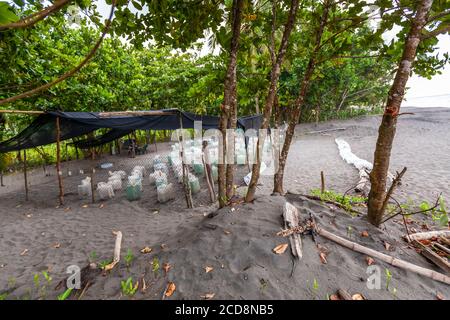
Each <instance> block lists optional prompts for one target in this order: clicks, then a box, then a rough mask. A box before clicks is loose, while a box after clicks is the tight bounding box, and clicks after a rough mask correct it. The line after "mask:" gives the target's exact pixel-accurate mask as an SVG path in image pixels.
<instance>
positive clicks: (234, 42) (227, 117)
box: [218, 0, 244, 207]
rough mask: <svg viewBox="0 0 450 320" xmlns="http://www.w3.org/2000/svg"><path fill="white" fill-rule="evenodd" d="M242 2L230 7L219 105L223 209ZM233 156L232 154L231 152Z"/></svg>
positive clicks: (230, 167) (230, 181)
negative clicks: (227, 42) (225, 64)
mask: <svg viewBox="0 0 450 320" xmlns="http://www.w3.org/2000/svg"><path fill="white" fill-rule="evenodd" d="M243 3H244V1H243V0H233V5H232V7H231V12H230V13H231V14H230V16H231V19H230V22H231V29H232V35H231V43H230V53H229V54H230V57H229V62H228V67H227V73H226V75H225V83H224V95H223V103H222V105H221V112H220V119H219V130H220V131H221V132H222V161H221V163H219V164H218V174H219V181H218V185H219V206H220V207H224V206H225V205H226V204H227V202H228V199H230V198H231V197H232V196H233V190H234V164H225V159H226V157H227V155H228V153H227V150H228V149H230V150H234V136H232V137H230V138H231V139H227V128H230V129H236V121H237V91H236V84H237V78H236V68H237V58H238V48H239V37H240V34H241V19H242V6H243ZM232 153H233V154H234V152H232Z"/></svg>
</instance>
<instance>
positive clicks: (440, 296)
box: [436, 292, 445, 300]
mask: <svg viewBox="0 0 450 320" xmlns="http://www.w3.org/2000/svg"><path fill="white" fill-rule="evenodd" d="M436 299H438V300H445V298H444V296H443V295H442V294H441V293H440V292H438V293H436Z"/></svg>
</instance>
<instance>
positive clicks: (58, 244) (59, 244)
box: [53, 242, 61, 249]
mask: <svg viewBox="0 0 450 320" xmlns="http://www.w3.org/2000/svg"><path fill="white" fill-rule="evenodd" d="M53 248H55V249H58V248H61V243H59V242H58V243H55V244H54V245H53Z"/></svg>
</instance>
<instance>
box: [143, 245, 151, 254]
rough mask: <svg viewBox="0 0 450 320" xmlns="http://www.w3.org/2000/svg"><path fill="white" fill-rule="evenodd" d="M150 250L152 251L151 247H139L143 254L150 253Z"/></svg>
mask: <svg viewBox="0 0 450 320" xmlns="http://www.w3.org/2000/svg"><path fill="white" fill-rule="evenodd" d="M150 252H152V248H149V247H145V248H143V249H141V253H143V254H146V253H150Z"/></svg>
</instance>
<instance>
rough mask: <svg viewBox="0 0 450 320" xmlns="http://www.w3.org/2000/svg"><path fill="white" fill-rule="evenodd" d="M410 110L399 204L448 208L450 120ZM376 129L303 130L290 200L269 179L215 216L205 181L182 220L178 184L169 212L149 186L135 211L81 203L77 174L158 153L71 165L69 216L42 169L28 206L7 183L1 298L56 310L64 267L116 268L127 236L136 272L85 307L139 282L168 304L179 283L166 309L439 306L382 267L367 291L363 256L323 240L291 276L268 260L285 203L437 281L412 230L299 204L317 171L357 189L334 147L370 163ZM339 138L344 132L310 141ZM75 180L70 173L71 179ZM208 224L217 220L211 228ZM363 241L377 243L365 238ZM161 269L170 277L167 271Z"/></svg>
mask: <svg viewBox="0 0 450 320" xmlns="http://www.w3.org/2000/svg"><path fill="white" fill-rule="evenodd" d="M403 110H404V112H408V113H414V114H408V115H402V116H401V117H400V119H399V123H398V128H397V136H396V138H395V143H394V148H393V151H392V158H391V166H390V170H391V172H395V171H400V170H401V169H402V168H403V167H407V168H408V171H407V173H406V175H405V177H404V178H403V184H402V185H401V186H400V187H399V189H398V190H397V192H396V196H397V197H398V199H399V200H401V201H402V202H409V203H411V204H412V205H419V204H420V202H421V201H424V200H426V201H428V202H430V203H432V202H434V201H435V200H436V197H437V196H438V195H439V194H440V193H442V195H443V197H444V199H446V201H447V203H449V201H450V130H449V128H450V127H449V123H450V109H445V108H420V109H419V108H417V109H416V108H405V109H403ZM379 123H380V117H379V116H365V117H361V118H357V119H352V120H345V121H344V120H343V121H329V122H323V123H319V124H317V125H316V124H301V125H299V126H298V128H297V132H296V137H295V142H294V143H293V144H292V147H291V151H290V154H289V158H288V164H287V167H286V174H285V189H286V190H285V191H288V195H286V197H281V196H270V194H271V191H272V178H271V177H262V179H261V182H262V185H261V186H260V187H259V188H258V192H257V196H258V198H257V200H256V201H255V203H253V204H239V205H236V206H234V207H233V208H225V209H222V210H219V211H217V207H216V206H210V205H209V197H208V192H207V189H206V184H205V182H204V180H201V185H202V190H201V192H200V193H199V194H196V195H195V196H194V205H195V206H196V208H195V209H193V210H188V209H185V207H186V204H185V199H184V194H183V192H182V188H181V185H179V184H177V183H176V182H175V181H172V182H174V184H175V185H176V188H177V189H176V190H177V197H176V199H175V200H173V201H170V202H168V203H166V204H159V203H158V202H157V200H156V190H155V187H154V186H150V185H149V183H148V181H147V179H146V180H145V184H144V194H143V197H142V199H141V200H139V201H136V202H129V201H128V200H126V198H125V195H123V194H119V195H118V196H116V197H115V198H114V199H113V200H109V201H96V203H94V204H92V203H90V201H89V199H80V198H79V196H78V194H77V185H78V184H79V182H80V180H81V179H82V178H83V177H84V175H82V174H80V169H83V170H84V172H88V170H89V169H90V168H92V167H97V166H98V165H99V164H100V163H103V162H112V163H113V164H114V170H125V171H127V172H128V171H129V170H131V169H132V167H133V166H134V165H136V164H146V163H150V160H151V159H152V158H153V156H154V155H155V153H149V154H147V155H144V156H138V157H137V158H135V159H129V158H127V157H125V156H108V157H105V158H102V159H100V160H98V161H95V162H92V161H87V160H86V161H84V160H83V161H71V162H67V163H64V164H63V170H62V171H63V175H64V186H65V192H66V196H65V205H64V206H62V207H58V206H57V194H58V191H57V189H58V187H57V182H56V175H55V172H54V168H51V167H49V168H48V169H49V171H50V172H51V175H50V176H44V174H43V172H42V169H35V170H32V171H31V172H30V175H29V182H30V200H29V201H28V202H26V201H25V194H24V190H23V189H24V188H23V175H22V173H15V174H11V175H9V176H6V177H5V179H4V182H5V185H6V187H2V188H0V218H1V221H2V223H1V224H0V294H1V293H5V294H7V297H8V299H55V298H56V297H57V295H59V294H61V292H62V291H63V290H61V289H60V290H55V289H54V288H55V287H56V285H57V284H58V282H59V281H61V280H63V279H64V278H65V277H66V274H65V271H66V268H67V267H68V266H70V265H78V266H80V267H81V268H82V267H84V266H86V265H88V264H89V263H91V262H94V263H97V264H99V263H101V262H102V261H105V260H108V259H109V260H110V259H111V258H112V254H113V249H114V239H115V238H114V235H113V234H112V231H113V230H120V231H121V232H122V233H123V243H122V258H123V257H124V256H125V255H126V253H127V251H128V250H131V252H132V253H133V256H134V259H133V261H132V262H131V263H130V265H129V266H127V265H126V263H125V262H124V261H123V259H122V261H121V262H120V263H119V265H118V266H116V268H114V269H113V270H112V271H111V272H110V273H109V274H107V275H100V276H98V277H97V278H96V280H95V282H93V283H92V284H91V285H90V286H89V288H88V289H87V290H86V291H85V292H84V293H83V299H129V298H130V297H126V296H123V294H122V292H121V281H122V280H126V279H127V278H128V277H132V278H133V280H134V282H136V281H139V290H138V292H137V294H136V295H134V296H133V297H132V298H133V299H161V298H162V296H163V293H164V291H165V289H166V287H167V284H168V282H173V283H175V284H176V290H175V292H174V294H173V295H172V296H171V297H170V298H167V299H201V298H205V296H208V297H210V298H211V297H212V298H213V299H326V298H327V295H331V294H333V293H335V292H336V290H338V289H340V288H343V289H345V290H348V291H349V292H350V293H352V294H354V293H360V294H362V295H363V296H364V297H365V298H366V299H436V296H437V294H440V295H443V296H444V297H446V298H447V299H448V298H450V294H449V292H450V291H449V286H446V285H445V284H442V283H439V282H436V281H433V280H431V279H428V278H425V277H422V276H419V275H417V274H414V273H411V272H407V271H404V270H402V269H398V268H395V267H393V266H390V265H387V264H385V263H383V262H379V261H375V264H376V265H379V266H380V268H381V270H382V271H383V272H382V275H383V280H382V286H381V287H382V288H381V289H380V290H369V289H368V288H367V286H366V278H367V274H366V268H367V263H366V260H365V258H366V257H365V256H364V255H363V254H359V253H355V252H353V251H350V250H348V249H345V248H343V247H340V246H338V245H336V244H334V243H332V242H330V241H327V240H325V239H322V238H320V237H318V238H317V239H316V241H317V242H318V243H319V244H320V245H322V246H324V247H326V249H327V251H328V258H327V264H324V263H323V262H321V260H320V258H319V254H318V250H317V243H315V241H314V240H313V239H312V237H311V236H304V237H303V241H304V257H303V259H302V260H301V261H299V262H298V263H297V265H296V267H295V270H294V272H293V274H292V276H290V274H291V272H292V259H291V257H290V255H289V254H288V252H286V253H285V254H282V255H277V254H274V253H273V252H272V249H273V248H274V247H275V246H276V245H279V244H282V243H285V242H288V241H287V239H286V238H282V237H279V236H276V233H277V232H278V231H280V230H281V228H282V226H283V224H282V218H281V213H282V207H283V204H284V202H285V201H286V200H288V201H289V202H291V203H293V204H294V205H295V206H296V207H297V208H298V209H299V210H300V212H301V214H302V215H304V216H305V217H307V215H308V213H309V212H313V213H314V214H315V215H316V216H317V217H318V221H319V223H320V224H321V225H322V226H323V227H324V228H326V229H327V230H330V231H332V232H334V233H336V234H338V235H340V236H342V237H347V238H350V239H352V240H353V241H356V242H358V243H361V244H363V245H366V246H368V247H371V248H373V249H376V250H378V251H380V252H384V253H386V254H390V255H393V256H396V257H399V258H401V259H404V260H407V261H409V262H411V263H415V264H417V265H420V266H423V267H426V268H430V269H434V270H436V271H439V269H437V267H435V266H434V265H433V264H431V263H429V262H428V261H427V260H425V259H424V258H423V257H422V256H421V255H419V254H417V253H416V252H415V251H414V250H413V249H411V248H410V247H408V246H407V244H406V243H405V242H404V241H403V240H401V236H402V235H403V234H404V233H405V230H404V227H403V225H402V224H401V222H399V221H397V220H396V219H394V220H392V221H390V222H389V223H386V224H385V225H384V226H383V227H382V228H381V229H377V228H374V227H373V226H371V225H370V224H368V222H367V221H366V220H365V218H364V217H351V216H349V215H348V214H346V213H344V212H343V211H342V210H338V209H336V208H334V207H332V206H329V205H325V204H322V203H320V202H317V201H311V200H307V199H305V198H303V197H301V196H299V195H296V194H307V193H310V191H311V189H315V188H319V187H320V172H321V171H324V173H325V177H326V187H327V188H328V189H330V190H335V191H337V192H341V193H343V192H345V191H346V190H348V189H349V188H351V187H352V186H353V185H355V184H356V182H357V181H358V172H357V171H356V169H355V168H354V167H352V166H350V165H349V164H347V163H345V162H344V161H343V160H342V159H341V158H340V156H339V153H338V149H337V146H336V143H335V141H334V140H335V138H337V137H340V138H343V139H345V140H346V141H347V142H348V143H349V144H350V145H351V147H352V149H353V152H354V153H355V154H356V155H357V156H359V157H361V158H363V159H366V160H369V161H372V159H373V150H374V146H375V142H376V137H377V128H378V126H379ZM333 128H334V129H337V128H342V129H343V130H339V131H328V132H326V133H322V134H321V133H314V131H322V130H329V129H333ZM168 148H169V147H168V144H164V145H163V144H161V146H158V151H159V153H162V154H164V152H167V150H168ZM68 171H71V173H72V175H71V176H70V177H68V176H67V173H68ZM247 173H248V170H247V167H246V166H240V167H239V169H238V175H237V178H238V179H239V180H238V182H241V181H242V177H243V176H244V175H245V174H247ZM107 175H108V173H107V170H101V169H97V171H96V178H95V179H96V181H104V180H106V179H107ZM210 213H214V217H212V218H210V217H208V214H210ZM216 213H217V214H216ZM424 219H425V221H426V222H427V224H428V225H427V227H429V228H435V227H436V226H435V225H434V223H433V222H432V221H430V219H428V220H427V219H426V218H424V217H420V218H417V219H413V218H412V219H411V220H412V221H411V227H412V228H415V229H416V230H417V231H421V230H422V229H423V228H424V222H423V221H424ZM349 227H350V228H349ZM349 230H352V231H351V232H350V233H349ZM363 231H367V232H368V234H369V237H361V233H362V232H363ZM385 243H388V244H389V246H388V249H389V250H387V249H386V245H385ZM144 247H150V248H151V249H152V252H151V253H148V254H142V253H141V252H140V250H141V249H142V248H144ZM164 264H166V267H167V266H170V268H168V267H167V268H166V269H168V270H167V272H166V271H165V270H164V268H163V266H164ZM156 265H157V266H158V267H157V268H156V267H155V266H156ZM211 268H212V269H211ZM386 268H387V269H388V270H389V272H390V273H391V274H392V279H391V280H390V283H389V286H388V287H389V288H386V286H387V285H386V281H385V277H384V274H385V270H386ZM42 271H46V272H48V274H49V275H50V276H51V277H52V280H51V281H47V280H45V279H44V278H43V277H42ZM207 271H208V272H207ZM36 274H41V276H40V282H39V283H38V284H36V281H34V277H35V275H36ZM142 279H144V280H145V284H146V285H145V286H146V287H147V288H146V289H145V288H143V285H142V283H143V282H142ZM43 287H44V289H42V288H43ZM143 289H145V290H143ZM394 289H395V290H394ZM211 295H212V296H211Z"/></svg>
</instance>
